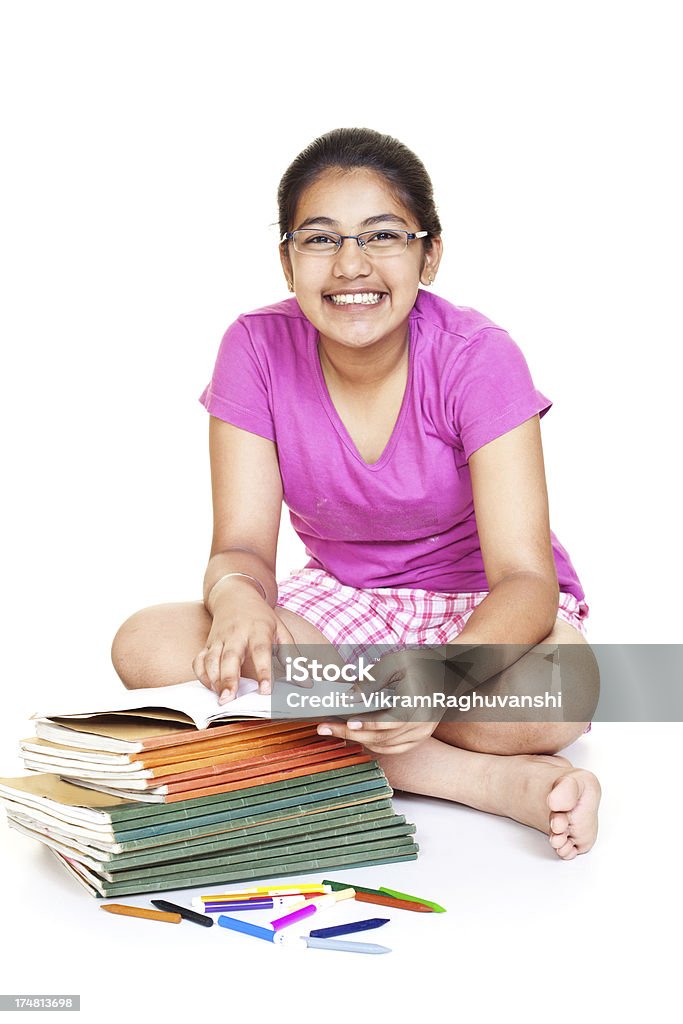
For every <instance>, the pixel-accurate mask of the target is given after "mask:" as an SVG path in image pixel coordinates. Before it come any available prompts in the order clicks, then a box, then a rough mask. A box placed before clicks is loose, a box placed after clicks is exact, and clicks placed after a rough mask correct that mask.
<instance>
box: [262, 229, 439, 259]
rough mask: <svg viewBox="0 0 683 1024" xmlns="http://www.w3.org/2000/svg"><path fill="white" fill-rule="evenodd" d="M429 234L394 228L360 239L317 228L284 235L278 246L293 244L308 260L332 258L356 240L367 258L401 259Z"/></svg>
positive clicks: (359, 237)
mask: <svg viewBox="0 0 683 1024" xmlns="http://www.w3.org/2000/svg"><path fill="white" fill-rule="evenodd" d="M428 234H429V232H428V231H396V230H394V228H391V229H384V228H383V229H382V230H380V231H377V230H375V231H362V232H361V233H360V235H339V234H337V232H336V231H321V230H320V228H317V229H316V228H298V229H297V230H296V231H285V233H284V235H283V236H282V238H281V239H280V244H282V243H284V242H290V241H291V242H292V243H293V245H294V248H295V249H296V251H297V252H301V253H304V254H305V255H311V256H332V255H333V254H334V253H337V252H339V250H340V249H341V247H342V245H343V243H344V240H345V239H347V238H355V240H356V242H357V243H358V246H359V248H361V249H362V250H363V252H364V253H367V255H368V256H400V254H401V253H402V252H405V250H406V249H407V247H408V242H412V241H413V239H414V238H426V237H427V235H428Z"/></svg>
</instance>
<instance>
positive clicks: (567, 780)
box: [548, 775, 581, 812]
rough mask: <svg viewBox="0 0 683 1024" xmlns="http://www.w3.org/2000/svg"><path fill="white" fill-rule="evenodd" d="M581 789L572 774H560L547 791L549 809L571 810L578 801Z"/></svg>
mask: <svg viewBox="0 0 683 1024" xmlns="http://www.w3.org/2000/svg"><path fill="white" fill-rule="evenodd" d="M580 795H581V791H580V789H579V783H578V780H577V779H576V777H575V776H574V775H562V776H561V777H560V778H559V779H558V780H557V782H556V783H555V785H554V786H553V788H552V789H551V790H550V792H549V793H548V807H549V808H550V810H551V811H565V812H566V811H571V810H573V809H574V807H576V805H577V803H578V802H579V797H580Z"/></svg>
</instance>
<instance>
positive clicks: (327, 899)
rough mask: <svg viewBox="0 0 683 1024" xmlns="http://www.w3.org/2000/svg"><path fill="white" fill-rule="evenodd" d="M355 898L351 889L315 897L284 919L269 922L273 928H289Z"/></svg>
mask: <svg viewBox="0 0 683 1024" xmlns="http://www.w3.org/2000/svg"><path fill="white" fill-rule="evenodd" d="M353 896H355V891H354V890H353V889H340V890H339V892H329V893H327V894H326V895H325V896H316V898H315V899H312V900H308V901H307V902H306V903H302V904H300V905H299V906H296V907H292V909H291V911H290V912H289V913H288V914H285V916H284V917H278V918H276V920H275V921H271V922H270V923H271V924H272V926H273V928H275V929H279V928H289V926H290V925H293V924H296V923H297V921H303V920H305V918H307V917H311V916H312V915H313V914H315V913H316V912H317V911H319V910H324V909H325V908H326V907H333V906H334V905H335V904H336V903H340V902H341V901H342V900H349V899H352V898H353Z"/></svg>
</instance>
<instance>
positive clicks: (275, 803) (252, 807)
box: [115, 775, 393, 844]
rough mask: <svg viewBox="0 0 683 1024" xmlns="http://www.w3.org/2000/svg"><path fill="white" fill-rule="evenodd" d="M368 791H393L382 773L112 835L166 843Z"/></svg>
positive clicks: (125, 839)
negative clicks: (221, 825)
mask: <svg viewBox="0 0 683 1024" xmlns="http://www.w3.org/2000/svg"><path fill="white" fill-rule="evenodd" d="M341 782H343V780H340V783H341ZM371 793H377V794H379V793H381V794H382V795H386V796H391V795H392V793H393V790H391V789H389V787H388V786H387V783H386V779H385V777H384V776H383V775H382V776H379V777H377V778H369V779H363V778H359V779H358V781H354V782H352V783H348V784H345V785H342V784H340V785H338V786H335V787H333V788H329V789H325V790H321V791H316V790H313V791H310V792H305V793H295V794H294V795H292V796H287V797H281V796H280V797H279V798H278V795H277V794H275V795H274V796H273V795H270V796H269V797H266V798H265V799H264V800H262V801H256V800H254V801H253V802H252V803H248V804H246V805H243V804H241V803H240V804H239V805H237V806H226V807H223V808H221V809H220V810H217V811H215V812H213V813H211V814H205V815H203V816H194V815H193V816H192V817H191V818H187V817H181V818H179V819H177V820H174V821H169V822H165V823H164V824H163V825H148V826H147V827H146V828H138V829H126V830H125V831H123V832H119V833H118V834H117V835H116V837H115V838H116V841H117V842H119V843H121V844H126V843H129V842H133V841H135V840H139V839H155V838H158V841H159V842H162V841H163V837H166V842H173V841H174V839H182V838H185V836H188V835H190V834H191V833H192V832H193V831H194V830H195V829H197V828H199V827H202V826H206V825H211V824H216V823H219V822H226V821H233V822H236V821H241V820H243V819H244V818H245V817H247V816H249V815H250V814H251V815H253V814H256V813H258V812H259V811H260V812H261V813H262V814H264V813H273V812H275V811H281V810H284V809H286V808H289V809H290V810H291V812H292V813H293V814H296V813H300V812H302V811H303V810H304V809H305V808H306V806H307V805H311V804H316V803H320V802H321V801H322V800H323V799H327V800H330V799H337V800H339V798H340V797H348V798H350V799H352V798H353V797H354V796H356V797H357V796H360V795H369V794H371ZM171 837H173V838H171Z"/></svg>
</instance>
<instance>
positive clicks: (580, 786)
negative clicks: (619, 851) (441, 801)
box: [490, 754, 601, 860]
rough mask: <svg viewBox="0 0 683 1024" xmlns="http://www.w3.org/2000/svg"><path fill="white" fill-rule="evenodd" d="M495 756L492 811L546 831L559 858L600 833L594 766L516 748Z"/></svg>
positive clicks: (568, 855)
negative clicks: (575, 764)
mask: <svg viewBox="0 0 683 1024" xmlns="http://www.w3.org/2000/svg"><path fill="white" fill-rule="evenodd" d="M496 762H497V765H496V767H497V771H496V772H495V773H494V774H493V776H492V777H491V781H492V782H493V783H494V785H495V789H496V795H495V798H494V801H495V804H496V805H497V806H496V807H495V809H494V808H491V809H492V810H494V813H496V814H504V815H506V816H507V817H509V818H514V819H515V821H520V822H522V824H524V825H531V826H532V827H533V828H537V829H539V830H540V831H541V832H545V833H546V834H547V835H548V836H549V839H550V845H551V846H552V848H553V849H554V850H555V852H556V854H557V855H558V857H561V859H562V860H573V859H574V857H576V856H578V854H580V853H587V852H588V851H589V850H590V848H591V847H592V845H593V843H594V842H595V839H596V836H597V833H598V804H599V803H600V796H601V789H600V783H599V782H598V780H597V778H596V777H595V775H593V773H592V772H589V771H586V770H585V769H583V768H574V767H573V766H572V764H571V761H568V760H567V758H566V757H559V756H558V755H556V754H554V755H552V754H518V755H513V756H508V757H497V758H496ZM501 762H502V763H501ZM494 779H495V781H494ZM490 792H492V791H490Z"/></svg>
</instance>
